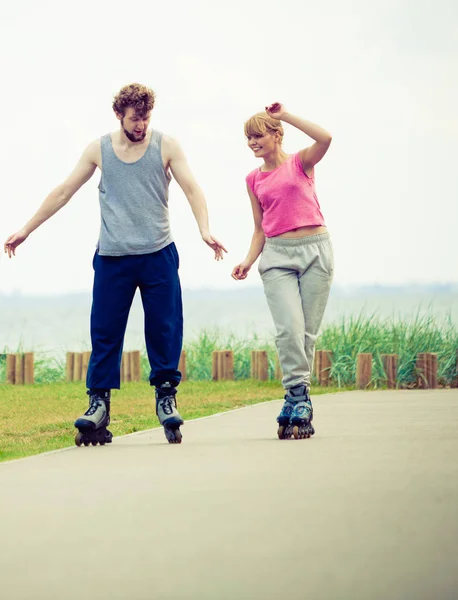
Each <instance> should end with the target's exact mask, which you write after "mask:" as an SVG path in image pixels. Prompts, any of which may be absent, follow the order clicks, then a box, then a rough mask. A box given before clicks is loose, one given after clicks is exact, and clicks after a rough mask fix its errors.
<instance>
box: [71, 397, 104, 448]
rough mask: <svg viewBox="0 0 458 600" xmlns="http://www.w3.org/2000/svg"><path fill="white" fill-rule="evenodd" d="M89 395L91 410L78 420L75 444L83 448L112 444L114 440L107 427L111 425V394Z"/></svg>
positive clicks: (76, 422)
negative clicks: (90, 445) (83, 446)
mask: <svg viewBox="0 0 458 600" xmlns="http://www.w3.org/2000/svg"><path fill="white" fill-rule="evenodd" d="M87 393H88V395H89V408H88V410H87V411H86V412H85V413H84V415H83V416H82V417H80V418H79V419H76V421H75V427H76V428H77V429H78V433H77V434H76V436H75V444H76V445H77V446H81V445H82V444H84V445H85V446H89V444H92V445H93V446H96V445H97V444H100V445H101V446H103V445H104V444H110V443H111V440H112V438H113V434H112V433H111V431H108V429H107V426H108V425H109V424H110V392H109V391H106V392H102V393H101V394H98V393H91V392H90V391H88V392H87Z"/></svg>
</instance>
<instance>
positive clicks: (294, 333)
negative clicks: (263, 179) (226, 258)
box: [258, 232, 334, 390]
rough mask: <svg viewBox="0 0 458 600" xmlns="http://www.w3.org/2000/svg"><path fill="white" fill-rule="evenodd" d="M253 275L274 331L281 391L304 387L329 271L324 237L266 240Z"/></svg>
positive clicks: (328, 250) (330, 263)
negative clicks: (259, 281)
mask: <svg viewBox="0 0 458 600" xmlns="http://www.w3.org/2000/svg"><path fill="white" fill-rule="evenodd" d="M258 270H259V273H260V275H261V278H262V282H263V284H264V292H265V295H266V298H267V303H268V305H269V308H270V312H271V314H272V317H273V320H274V323H275V328H276V331H277V335H276V338H275V342H276V345H277V350H278V356H279V359H280V365H281V368H282V370H283V379H282V384H283V387H284V388H285V389H286V390H288V389H289V388H291V387H294V386H296V385H301V384H305V385H307V386H310V377H311V371H312V368H313V357H314V353H315V342H316V338H317V335H318V330H319V328H320V325H321V321H322V319H323V314H324V310H325V308H326V304H327V301H328V297H329V291H330V289H331V282H332V276H333V270H334V259H333V252H332V244H331V239H330V236H329V233H327V232H326V233H319V234H317V235H311V236H307V237H301V238H278V237H276V238H266V243H265V246H264V249H263V251H262V255H261V260H260V261H259V267H258Z"/></svg>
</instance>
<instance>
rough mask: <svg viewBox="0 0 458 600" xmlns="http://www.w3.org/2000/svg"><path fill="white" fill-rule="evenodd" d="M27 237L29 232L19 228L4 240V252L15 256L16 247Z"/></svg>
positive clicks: (9, 255)
mask: <svg viewBox="0 0 458 600" xmlns="http://www.w3.org/2000/svg"><path fill="white" fill-rule="evenodd" d="M28 237H29V234H28V233H26V232H25V231H24V230H23V229H20V230H19V231H17V232H16V233H13V235H10V237H9V238H8V239H7V240H6V242H5V244H4V246H3V249H4V251H5V254H8V257H9V258H11V257H12V256H16V248H17V247H18V246H19V245H20V244H22V242H25V240H26V239H27V238H28Z"/></svg>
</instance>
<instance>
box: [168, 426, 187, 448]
mask: <svg viewBox="0 0 458 600" xmlns="http://www.w3.org/2000/svg"><path fill="white" fill-rule="evenodd" d="M164 433H165V437H166V438H167V441H168V443H169V444H181V440H182V439H183V436H182V435H181V431H180V430H179V429H169V428H168V427H164Z"/></svg>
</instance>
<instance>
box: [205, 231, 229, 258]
mask: <svg viewBox="0 0 458 600" xmlns="http://www.w3.org/2000/svg"><path fill="white" fill-rule="evenodd" d="M202 239H203V240H204V242H205V243H206V244H207V246H210V248H211V249H212V250H213V251H214V252H215V260H222V259H223V258H224V256H223V250H224V252H226V253H227V250H226V248H225V247H224V246H223V244H222V243H221V242H218V240H217V239H216V238H215V237H213V236H212V235H211V234H210V233H205V234H202Z"/></svg>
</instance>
